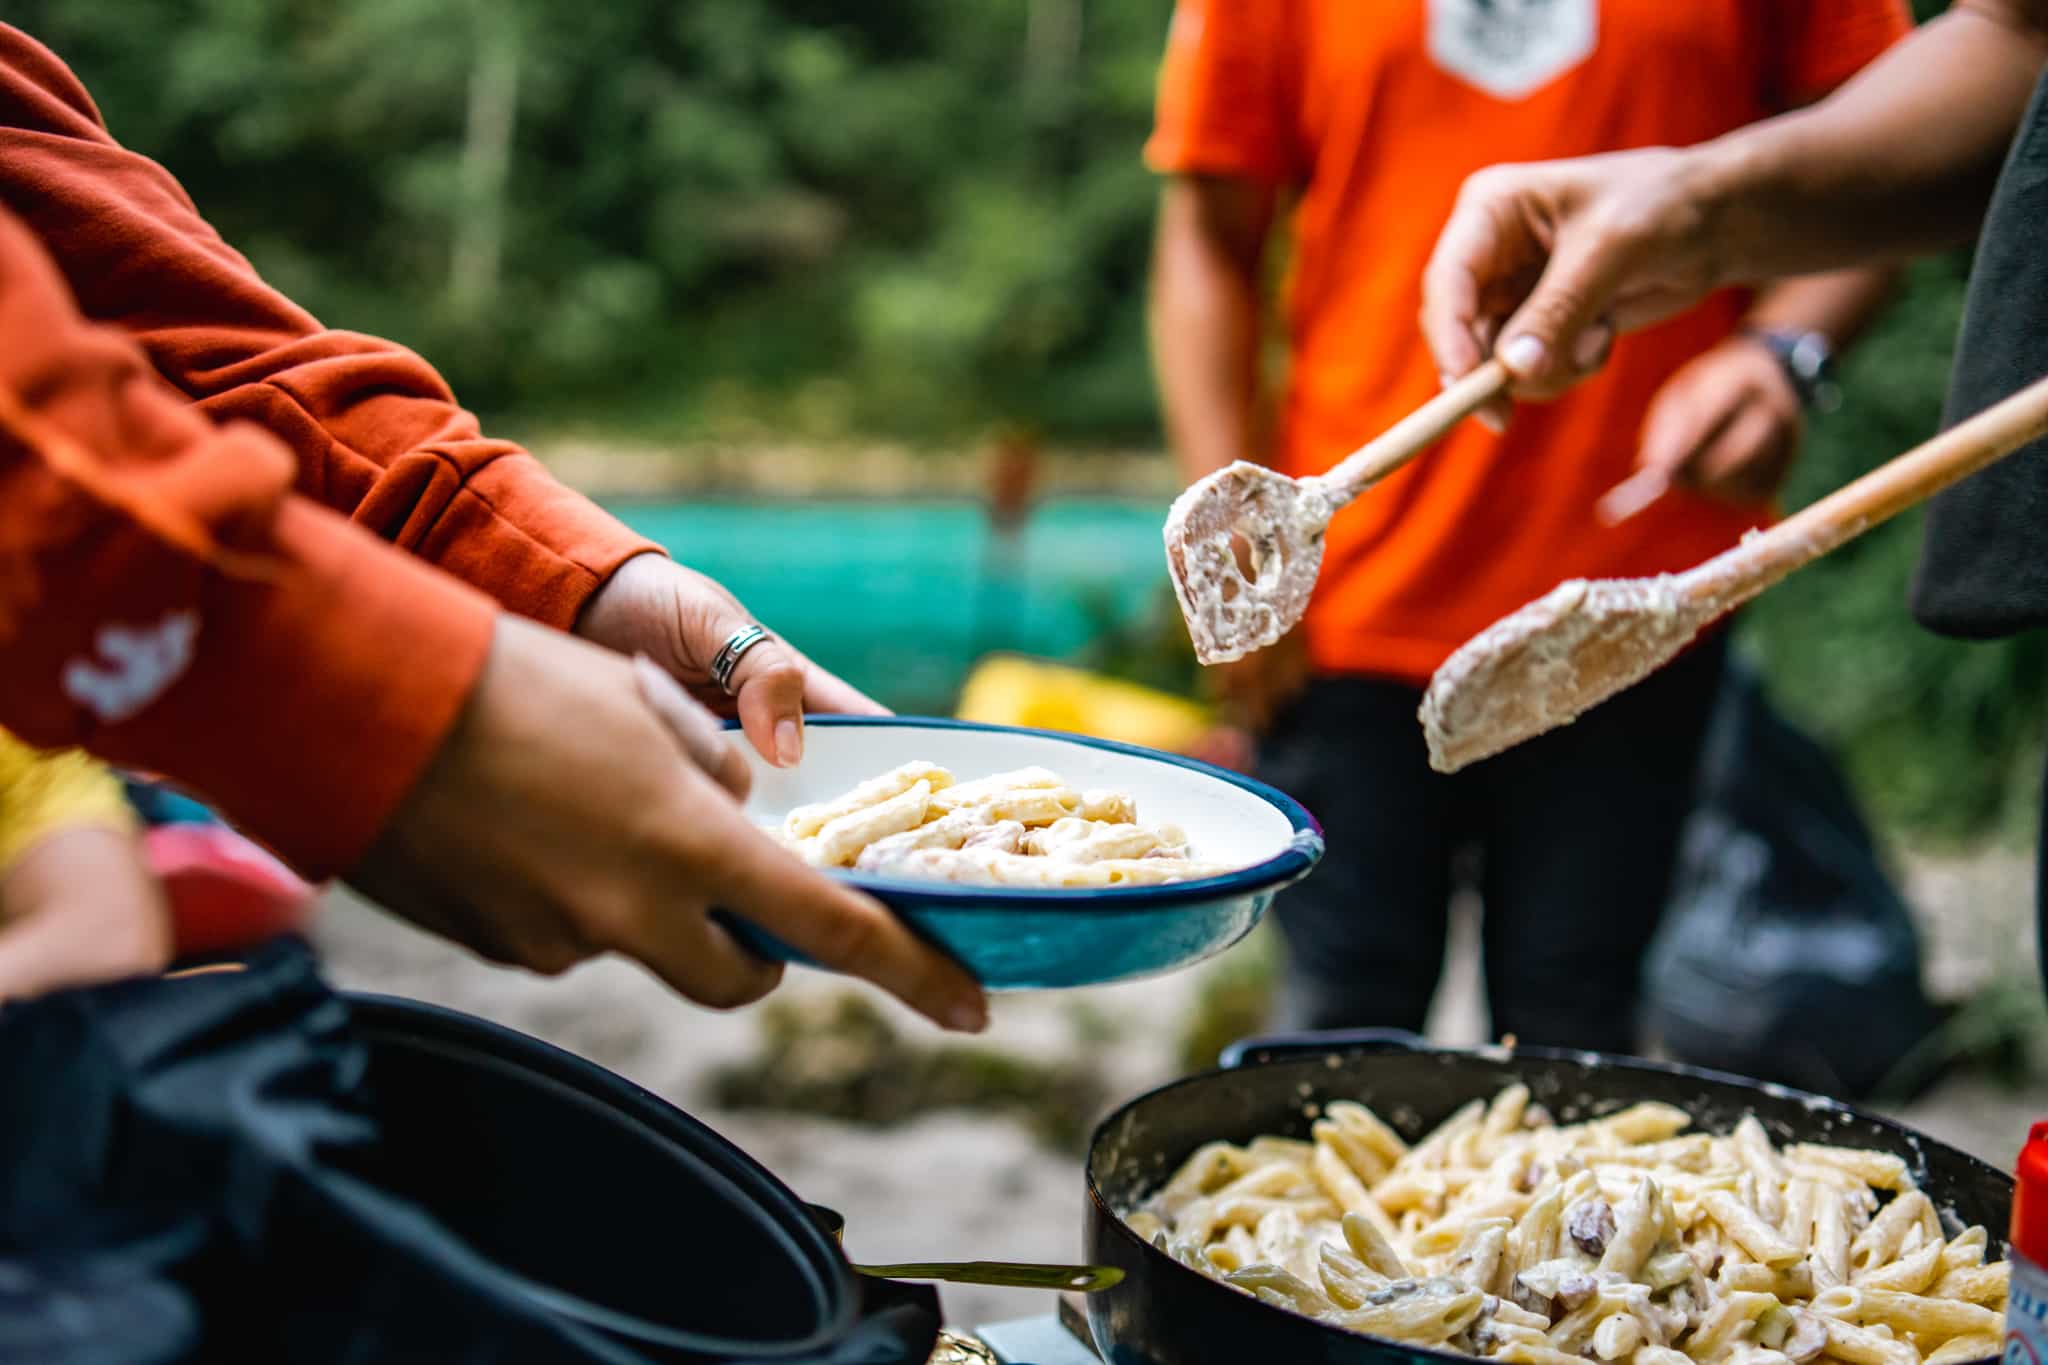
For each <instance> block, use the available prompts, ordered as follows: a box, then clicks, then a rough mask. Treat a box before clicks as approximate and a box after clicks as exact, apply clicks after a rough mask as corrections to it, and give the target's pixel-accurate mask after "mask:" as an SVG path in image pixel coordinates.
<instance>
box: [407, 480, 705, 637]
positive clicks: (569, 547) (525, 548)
mask: <svg viewBox="0 0 2048 1365" xmlns="http://www.w3.org/2000/svg"><path fill="white" fill-rule="evenodd" d="M418 553H419V554H420V555H421V556H422V557H424V558H426V559H429V560H431V561H433V562H434V563H435V564H438V565H439V566H441V567H442V568H443V569H446V570H447V571H448V572H449V573H451V574H454V575H455V576H456V577H457V578H460V579H462V580H463V581H464V582H467V583H474V584H476V585H477V586H479V587H481V588H483V589H485V590H486V591H487V592H489V593H490V594H491V595H492V596H493V597H495V598H497V599H498V601H499V602H501V603H503V604H504V605H505V606H506V607H507V608H508V609H510V610H512V611H516V612H518V613H519V614H520V615H521V616H526V617H530V618H532V619H533V620H536V621H539V622H540V623H541V624H543V625H549V626H553V627H555V628H556V629H558V630H570V629H573V628H574V627H575V624H576V620H577V618H578V617H579V616H580V615H581V614H582V612H583V608H584V606H585V605H586V604H587V603H588V602H589V601H590V599H591V598H592V597H594V596H596V595H597V591H598V589H600V588H602V587H603V586H604V585H605V583H606V582H608V581H609V580H610V579H611V576H612V575H613V574H614V573H616V572H618V568H619V566H620V565H621V564H624V563H625V562H626V561H627V560H629V559H632V558H634V557H636V556H638V555H644V554H666V553H667V552H666V551H665V550H663V549H662V547H661V546H659V545H657V544H655V543H654V542H653V541H651V540H649V539H647V538H646V537H645V536H642V535H638V534H636V533H635V532H633V531H631V530H629V529H627V527H626V526H625V524H624V523H622V522H621V521H620V520H619V519H618V518H617V517H615V516H613V515H612V514H611V513H609V512H607V511H605V510H604V509H603V508H601V507H599V506H598V505H597V504H596V503H594V502H592V501H590V499H588V498H586V497H584V496H583V495H582V494H581V493H578V492H576V491H575V490H574V489H571V488H568V487H566V486H564V485H563V484H560V483H558V482H556V481H555V479H554V477H553V476H552V475H550V474H548V473H547V471H546V470H545V469H543V468H542V467H541V464H540V462H539V461H538V460H536V459H534V458H533V457H532V456H531V455H527V454H523V453H522V454H508V455H502V456H500V457H498V458H497V459H495V460H492V461H491V462H490V463H489V464H488V465H486V466H484V467H483V468H482V469H479V470H478V471H477V472H476V473H474V474H472V475H471V476H470V477H469V479H468V481H467V482H466V483H465V484H464V486H463V490H462V495H461V496H458V498H457V499H456V501H455V503H454V504H453V505H451V506H450V507H449V508H448V510H447V511H446V512H444V513H443V514H442V515H441V517H440V519H439V521H438V522H437V523H436V524H435V527H434V531H433V534H432V535H431V536H430V537H429V538H428V539H427V541H426V542H425V543H423V544H422V545H420V546H419V547H418Z"/></svg>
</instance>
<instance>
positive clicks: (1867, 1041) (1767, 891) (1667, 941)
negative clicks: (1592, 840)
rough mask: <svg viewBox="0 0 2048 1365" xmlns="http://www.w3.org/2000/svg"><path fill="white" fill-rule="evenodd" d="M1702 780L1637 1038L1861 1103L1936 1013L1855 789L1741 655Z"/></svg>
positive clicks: (1697, 1060) (1648, 970)
mask: <svg viewBox="0 0 2048 1365" xmlns="http://www.w3.org/2000/svg"><path fill="white" fill-rule="evenodd" d="M1700 784H1701V791H1700V801H1699V805H1698V807H1697V808H1696V810H1695V812H1694V814H1693V815H1692V817H1691V819H1690V820H1689V822H1688V824H1687V826H1686V830H1685V834H1684V838H1683V841H1682V846H1681V849H1680V854H1679V866H1678V869H1677V872H1676V874H1675V877H1674V881H1673V887H1672V894H1671V900H1670V903H1669V905H1668V907H1667V911H1666V915H1665V919H1664V923H1663V926H1662V928H1661V929H1660V930H1659V933H1658V935H1657V939H1656V941H1655V942H1654V943H1653V944H1652V945H1651V948H1650V953H1649V956H1648V959H1647V961H1646V963H1645V968H1644V970H1645V982H1644V988H1645V989H1644V998H1645V1000H1646V1001H1647V1002H1648V1004H1647V1018H1646V1020H1645V1023H1646V1026H1647V1028H1648V1030H1649V1032H1650V1033H1651V1035H1652V1036H1653V1037H1655V1038H1656V1039H1657V1040H1658V1042H1660V1043H1661V1044H1662V1046H1663V1047H1664V1049H1665V1050H1666V1051H1667V1052H1669V1053H1670V1054H1672V1055H1673V1056H1674V1057H1675V1058H1676V1059H1677V1060H1679V1061H1683V1062H1689V1063H1691V1064H1693V1065H1696V1066H1705V1067H1712V1068H1714V1069H1716V1070H1721V1071H1732V1072H1735V1073H1737V1074H1740V1075H1744V1076H1754V1077H1756V1078H1758V1079H1760V1080H1770V1081H1777V1082H1779V1083H1780V1084H1783V1085H1791V1086H1797V1087H1799V1088H1800V1089H1804V1090H1814V1091H1818V1092H1820V1093H1822V1094H1827V1095H1833V1096H1836V1097H1839V1098H1844V1099H1860V1098H1867V1097H1869V1096H1870V1095H1871V1094H1872V1093H1873V1092H1874V1091H1876V1090H1877V1089H1878V1087H1879V1086H1880V1084H1881V1083H1883V1082H1884V1081H1885V1079H1886V1078H1887V1076H1889V1075H1890V1074H1891V1073H1892V1072H1893V1071H1894V1070H1895V1068H1897V1067H1898V1066H1899V1064H1900V1063H1901V1062H1902V1061H1903V1060H1904V1059H1905V1058H1906V1057H1907V1055H1908V1054H1909V1053H1911V1052H1912V1051H1913V1050H1914V1048H1915V1047H1916V1046H1917V1045H1918V1044H1920V1043H1921V1042H1922V1041H1923V1040H1925V1039H1926V1038H1927V1037H1928V1036H1929V1035H1930V1034H1931V1033H1933V1032H1934V1031H1935V1030H1936V1029H1937V1028H1939V1027H1940V1025H1941V1022H1942V1017H1943V1015H1942V1011H1941V1010H1940V1009H1939V1008H1938V1007H1937V1006H1935V1005H1934V1004H1933V1003H1932V1002H1931V1001H1929V1000H1928V998H1927V994H1926V992H1925V990H1924V989H1923V988H1922V985H1921V980H1920V941H1919V937H1918V935H1917V934H1916V933H1915V932H1914V927H1913V921H1912V917H1911V915H1910V914H1909V913H1908V911H1907V909H1906V905H1905V902H1904V901H1903V900H1902V899H1901V898H1900V896H1899V893H1898V891H1897V890H1896V889H1895V888H1894V887H1893V885H1892V883H1891V879H1890V878H1889V877H1888V876H1887V875H1886V874H1885V871H1884V868H1883V867H1882V866H1881V864H1880V862H1879V860H1878V855H1877V849H1876V845H1875V842H1874V840H1873V839H1872V838H1871V834H1870V830H1869V827H1868V826H1867V825H1866V824H1865V823H1864V820H1863V816H1862V814H1861V812H1860V811H1859V810H1858V808H1857V804H1856V800H1855V797H1854V795H1853V794H1852V793H1851V792H1850V790H1849V787H1848V784H1847V783H1846V782H1845V781H1844V779H1843V777H1842V775H1841V773H1840V771H1839V770H1838V769H1837V768H1836V766H1835V763H1834V760H1833V759H1832V758H1831V757H1830V755H1829V754H1828V752H1827V750H1825V749H1824V748H1822V747H1821V746H1820V745H1819V744H1818V743H1816V742H1815V741H1814V740H1813V739H1811V738H1809V737H1808V736H1806V735H1805V734H1803V733H1801V732H1800V731H1799V730H1798V729H1796V728H1794V727H1793V726H1792V725H1791V724H1790V723H1788V722H1787V721H1786V720H1784V719H1783V718H1782V717H1781V716H1779V715H1778V714H1777V712H1776V711H1775V710H1773V709H1772V707H1771V704H1770V700H1769V698H1768V697H1767V696H1766V694H1765V692H1764V688H1763V685H1762V683H1761V681H1760V680H1759V679H1758V677H1757V676H1756V674H1755V672H1754V671H1753V670H1751V669H1749V668H1747V667H1744V666H1742V665H1740V664H1733V665H1731V667H1730V669H1729V675H1728V678H1727V680H1726V682H1725V683H1724V685H1723V689H1722V694H1721V697H1720V700H1719V701H1718V702H1717V703H1716V713H1715V716H1714V719H1713V721H1712V723H1711V725H1710V727H1709V730H1708V737H1707V741H1706V747H1705V751H1704V753H1703V755H1702V759H1701V772H1700Z"/></svg>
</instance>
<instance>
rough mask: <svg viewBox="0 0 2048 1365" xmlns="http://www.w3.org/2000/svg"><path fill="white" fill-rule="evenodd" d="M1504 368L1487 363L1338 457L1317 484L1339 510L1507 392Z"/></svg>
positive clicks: (1491, 362) (1498, 364)
mask: <svg viewBox="0 0 2048 1365" xmlns="http://www.w3.org/2000/svg"><path fill="white" fill-rule="evenodd" d="M1508 378H1509V376H1508V370H1507V366H1505V365H1503V364H1501V363H1500V362H1499V361H1498V360H1489V361H1487V362H1486V363H1485V364H1484V365H1481V366H1480V367H1479V368H1478V369H1476V370H1474V371H1472V373H1470V374H1468V375H1466V376H1465V377H1464V378H1463V379H1460V380H1458V381H1457V382H1456V383H1454V384H1452V385H1451V386H1450V387H1449V388H1447V389H1445V390H1444V391H1443V392H1442V393H1440V394H1438V395H1437V396H1436V397H1434V398H1432V399H1430V400H1429V401H1428V402H1427V403H1424V404H1423V405H1422V406H1421V407H1419V408H1417V409H1416V410H1415V411H1413V412H1411V413H1409V414H1408V415H1407V416H1406V417H1403V418H1402V419H1401V420H1400V421H1398V422H1396V423H1394V425H1392V426H1390V427H1388V428H1387V429H1386V430H1385V431H1383V432H1381V433H1380V434H1379V435H1378V436H1375V437H1374V438H1373V439H1372V440H1370V441H1368V442H1366V443H1365V444H1364V445H1362V446H1360V447H1359V448H1358V449H1357V450H1356V451H1354V452H1352V453H1351V454H1350V455H1347V456H1345V457H1344V462H1343V463H1342V464H1339V465H1338V466H1337V467H1336V468H1334V469H1332V470H1331V471H1330V472H1329V473H1327V474H1324V475H1323V476H1322V477H1321V478H1319V479H1318V480H1317V482H1318V483H1319V484H1321V485H1322V487H1323V491H1324V492H1325V493H1327V494H1328V495H1329V497H1330V500H1331V502H1332V503H1333V504H1335V505H1336V506H1338V507H1342V506H1343V505H1344V504H1345V503H1347V502H1350V501H1351V500H1352V499H1353V498H1355V497H1357V496H1358V495H1359V494H1360V493H1363V492H1364V491H1365V490H1366V489H1368V488H1370V487H1372V486H1373V485H1374V484H1376V483H1378V482H1379V481H1380V480H1381V479H1384V478H1385V477H1387V475H1389V474H1391V473H1393V472H1394V471H1395V470H1397V469H1399V468H1400V467H1401V466H1402V465H1404V464H1407V463H1408V462H1409V461H1410V460H1412V459H1414V458H1415V457H1416V456H1417V455H1420V454H1421V453H1422V452H1423V451H1424V450H1427V449H1428V448H1429V447H1430V446H1432V445H1434V444H1436V442H1437V441H1439V440H1441V439H1442V438H1443V436H1444V434H1445V433H1446V432H1448V431H1450V429H1451V428H1452V427H1454V426H1456V425H1458V423H1460V422H1462V421H1464V420H1465V419H1466V418H1467V417H1470V416H1471V415H1472V414H1473V413H1475V412H1477V411H1479V409H1481V408H1483V407H1485V406H1486V405H1487V404H1488V403H1490V402H1492V401H1493V400H1494V399H1496V398H1498V397H1500V396H1501V395H1502V394H1504V393H1506V392H1507V391H1508Z"/></svg>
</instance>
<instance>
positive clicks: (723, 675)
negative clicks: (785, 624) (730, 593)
mask: <svg viewBox="0 0 2048 1365" xmlns="http://www.w3.org/2000/svg"><path fill="white" fill-rule="evenodd" d="M767 638H768V631H767V628H766V627H764V626H763V625H761V624H760V623H759V622H758V621H749V622H747V624H745V625H743V626H741V627H740V628H739V629H738V630H736V631H734V632H733V633H732V634H730V635H728V636H726V637H725V643H724V644H722V645H720V646H719V647H718V653H716V654H714V655H712V656H711V681H713V682H715V683H717V684H718V690H719V691H721V692H723V693H725V695H726V696H728V697H730V696H734V695H737V694H736V692H735V691H734V688H733V685H732V675H733V670H735V669H737V668H738V667H739V666H740V659H741V657H742V656H744V655H745V654H746V652H747V651H748V650H750V649H752V648H753V647H754V646H755V645H758V644H760V643H761V642H762V641H763V640H765V639H767Z"/></svg>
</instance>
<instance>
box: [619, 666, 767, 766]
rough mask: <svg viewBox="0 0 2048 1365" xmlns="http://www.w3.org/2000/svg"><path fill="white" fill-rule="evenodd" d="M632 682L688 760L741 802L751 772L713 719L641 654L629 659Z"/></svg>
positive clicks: (661, 670)
mask: <svg viewBox="0 0 2048 1365" xmlns="http://www.w3.org/2000/svg"><path fill="white" fill-rule="evenodd" d="M633 681H634V683H635V685H637V686H638V688H639V689H640V699H641V700H642V701H644V702H646V703H647V705H648V708H649V709H650V710H652V711H653V712H654V714H655V715H657V716H659V717H661V721H662V724H664V725H666V726H667V727H668V730H669V733H670V734H672V735H674V736H675V737H676V740H677V742H678V743H680V744H681V745H682V746H683V752H684V753H686V754H688V755H689V757H690V761H691V762H692V763H695V764H696V765H697V766H698V767H700V768H702V769H703V770H704V771H705V772H707V773H709V774H710V775H711V776H712V778H713V779H715V780H716V781H717V783H718V785H719V786H721V787H723V788H725V789H726V790H727V791H729V792H731V793H732V797H733V800H735V801H744V800H746V799H747V792H748V791H750V790H751V789H752V787H753V782H754V775H753V771H752V770H751V769H750V768H748V767H747V761H746V759H745V758H743V757H741V756H740V753H739V751H738V750H737V749H735V748H733V746H732V742H731V741H730V740H729V739H727V738H726V730H725V727H724V726H723V725H720V724H719V723H718V719H717V717H715V716H713V715H712V714H711V713H710V712H709V711H707V710H705V709H704V708H703V707H702V706H700V705H698V704H697V702H696V701H695V700H693V699H692V698H691V697H690V695H689V694H688V693H686V692H684V691H683V688H682V685H681V684H680V683H678V682H677V681H676V680H675V679H674V678H672V677H670V676H669V675H668V674H667V673H666V672H665V671H663V669H662V668H661V666H660V665H659V664H657V663H655V662H654V660H652V659H650V658H648V657H647V656H646V655H645V654H635V655H634V656H633Z"/></svg>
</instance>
